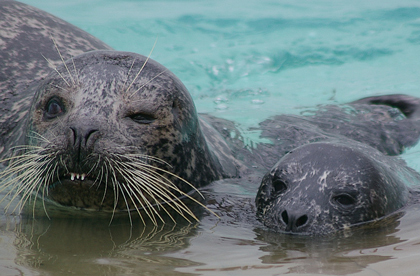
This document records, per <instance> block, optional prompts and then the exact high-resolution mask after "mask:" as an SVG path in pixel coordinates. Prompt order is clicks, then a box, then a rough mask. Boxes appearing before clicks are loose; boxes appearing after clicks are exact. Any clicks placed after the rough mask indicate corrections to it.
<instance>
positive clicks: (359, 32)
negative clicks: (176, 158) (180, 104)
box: [24, 0, 420, 169]
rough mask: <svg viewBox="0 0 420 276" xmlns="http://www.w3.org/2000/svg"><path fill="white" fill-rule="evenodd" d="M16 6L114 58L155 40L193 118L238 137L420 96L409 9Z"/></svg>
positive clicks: (266, 0)
mask: <svg viewBox="0 0 420 276" xmlns="http://www.w3.org/2000/svg"><path fill="white" fill-rule="evenodd" d="M24 2H26V3H29V4H31V5H34V6H37V7H39V8H41V9H43V10H46V11H48V12H50V13H53V14H54V15H57V16H59V17H60V18H63V19H65V20H67V21H69V22H71V23H73V24H75V25H77V26H78V27H80V28H82V29H84V30H86V31H87V32H89V33H91V34H93V35H95V36H97V37H98V38H100V39H101V40H103V41H104V42H106V43H108V44H109V45H110V46H112V47H114V48H115V49H117V50H122V51H132V52H136V53H141V54H144V55H148V54H149V53H150V51H151V50H152V47H153V45H154V43H155V41H156V40H157V43H156V47H155V48H154V50H153V53H152V58H154V59H155V60H157V61H159V62H160V63H162V64H163V65H165V66H166V67H168V68H169V69H170V70H171V71H173V72H174V73H175V74H176V75H177V76H178V77H179V78H180V79H181V80H182V81H183V82H184V84H185V85H186V86H187V88H188V89H189V91H190V93H191V94H192V95H193V97H194V100H195V103H196V105H197V109H198V111H199V112H205V113H212V114H214V115H217V116H219V117H224V118H227V119H231V120H234V121H236V122H238V123H240V124H241V126H242V129H243V131H244V132H245V133H247V128H248V127H249V126H253V125H256V124H257V123H258V122H260V121H261V120H263V119H264V118H266V117H268V116H270V115H273V114H279V113H298V112H300V108H302V107H307V106H314V105H317V104H327V103H345V102H348V101H352V100H355V99H358V98H361V97H365V96H370V95H377V94H384V93H405V94H410V95H417V96H420V79H419V77H418V72H419V69H420V3H419V2H418V1H414V0H413V1H410V0H408V1H406V0H403V1H361V0H358V1H351V2H349V1H310V0H307V1H298V2H296V1H292V0H290V1H273V0H263V1H257V0H252V1H240V0H228V1H221V0H216V1H208V0H207V1H206V0H200V1H135V0H131V1H113V0H108V1H107V0H90V1H89V2H86V1H50V0H49V1H46V0H37V1H24ZM248 134H249V136H250V137H254V138H255V137H256V135H255V134H254V133H248ZM416 151H417V149H416ZM409 158H410V157H409ZM409 162H412V164H413V166H416V167H417V168H419V169H420V164H417V162H415V161H411V160H409Z"/></svg>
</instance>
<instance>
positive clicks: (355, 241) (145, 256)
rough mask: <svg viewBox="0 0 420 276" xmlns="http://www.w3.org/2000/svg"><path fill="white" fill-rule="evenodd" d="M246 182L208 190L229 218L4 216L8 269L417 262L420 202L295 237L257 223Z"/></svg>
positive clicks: (361, 268) (4, 269) (3, 253)
mask: <svg viewBox="0 0 420 276" xmlns="http://www.w3.org/2000/svg"><path fill="white" fill-rule="evenodd" d="M238 182H240V181H238ZM239 185H240V183H234V182H231V183H229V182H228V181H220V182H218V183H215V184H214V185H212V186H211V187H210V188H209V190H208V191H204V194H206V195H207V196H208V206H209V207H210V208H211V209H212V210H213V211H215V212H217V214H218V215H219V216H220V217H221V218H220V219H219V218H217V217H215V216H214V215H211V214H209V213H208V212H203V213H202V215H201V219H202V221H201V222H200V223H193V224H189V223H187V222H185V223H179V224H177V225H173V224H170V223H167V224H165V225H160V226H157V227H155V226H152V225H148V226H143V225H142V224H141V222H140V221H139V222H134V223H133V226H132V227H131V226H130V223H129V222H128V221H127V219H124V218H116V219H114V220H113V222H112V224H111V225H110V224H109V219H108V218H93V217H85V218H79V219H74V218H71V217H54V218H52V219H51V220H49V219H48V218H42V217H40V218H37V219H33V218H32V217H31V216H28V217H25V216H24V217H21V218H20V217H13V216H10V217H5V216H3V217H2V219H1V221H3V223H2V224H1V227H0V231H1V232H0V238H1V239H0V248H1V249H0V259H2V263H1V267H0V275H22V274H24V275H257V274H258V275H282V274H285V273H287V274H288V275H301V274H312V275H372V274H373V275H377V274H382V273H385V272H387V271H388V270H389V269H390V270H391V271H394V272H395V269H396V266H395V263H394V262H395V261H397V264H398V262H401V260H403V261H405V262H408V263H409V264H411V265H413V264H416V261H417V258H416V257H418V255H419V253H417V252H420V249H419V248H418V247H419V246H420V239H419V238H418V237H417V236H418V235H417V229H418V224H417V225H416V223H417V221H418V219H417V217H418V216H417V213H418V208H419V206H418V205H413V206H411V207H410V208H408V209H407V210H406V213H405V214H404V216H402V215H403V213H399V214H396V215H394V216H391V217H389V218H388V219H386V220H382V221H379V222H377V223H376V224H372V225H369V226H364V227H360V228H357V229H351V230H347V231H343V232H340V233H338V234H336V235H333V236H327V237H307V236H291V235H284V234H279V233H274V232H272V231H268V230H266V229H265V228H264V227H263V226H262V225H261V224H260V223H259V222H257V221H256V220H255V216H254V212H255V208H254V206H253V204H252V202H253V198H254V196H253V195H252V194H250V195H247V196H245V195H246V194H248V192H249V191H248V190H244V189H243V188H244V187H243V185H242V186H239ZM246 185H247V184H246ZM246 185H245V187H246ZM222 187H223V188H222ZM218 191H220V193H218ZM401 229H403V230H401ZM413 252H414V253H415V254H413ZM416 255H417V256H416ZM385 274H386V273H385ZM391 274H392V273H391ZM404 275H410V274H404ZM412 275H415V274H412Z"/></svg>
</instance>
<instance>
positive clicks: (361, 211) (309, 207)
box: [256, 142, 408, 235]
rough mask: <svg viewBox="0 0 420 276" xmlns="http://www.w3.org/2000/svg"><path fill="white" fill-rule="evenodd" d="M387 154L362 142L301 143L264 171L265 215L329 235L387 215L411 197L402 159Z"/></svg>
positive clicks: (279, 226)
mask: <svg viewBox="0 0 420 276" xmlns="http://www.w3.org/2000/svg"><path fill="white" fill-rule="evenodd" d="M377 157H382V161H381V159H378V158H377ZM387 158H390V157H387V156H384V155H382V154H380V153H379V152H377V151H376V150H374V149H373V148H370V147H367V146H366V147H365V146H363V145H360V147H359V145H358V144H356V143H355V144H354V145H351V144H346V145H344V144H338V143H330V142H319V143H312V144H307V145H304V146H301V147H299V148H297V149H295V150H293V151H291V152H290V153H288V154H286V155H285V156H284V157H283V158H281V159H280V161H279V162H278V163H277V164H276V165H275V166H274V167H273V169H272V170H271V171H270V172H269V173H267V174H266V175H265V176H264V178H263V180H262V183H261V186H260V188H259V191H258V194H257V197H256V205H257V209H258V211H257V212H258V216H259V219H260V220H261V221H262V222H263V223H264V224H265V225H266V226H267V227H269V228H271V229H274V230H276V231H279V232H286V233H294V234H310V235H312V234H315V235H323V234H328V233H331V232H334V231H337V230H339V229H344V228H347V227H349V226H352V225H356V224H361V223H364V222H368V221H373V220H376V219H378V218H381V217H383V216H386V215H387V214H390V213H391V212H394V211H396V210H398V209H400V208H401V207H403V206H404V205H405V203H406V201H407V198H408V191H407V188H406V186H405V184H404V181H403V179H402V178H401V179H400V178H399V177H400V176H399V175H398V171H400V168H397V166H399V165H400V163H398V162H397V163H396V164H395V165H396V166H395V167H393V163H392V162H390V161H387ZM394 159H395V158H394Z"/></svg>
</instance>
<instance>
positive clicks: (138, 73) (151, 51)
mask: <svg viewBox="0 0 420 276" xmlns="http://www.w3.org/2000/svg"><path fill="white" fill-rule="evenodd" d="M157 41H158V38H156V40H155V43H154V44H153V47H152V50H150V53H149V55H148V56H147V58H146V60H145V61H144V63H143V65H142V66H141V68H140V70H139V71H138V72H137V75H136V76H135V77H134V79H133V81H132V82H131V83H130V85H129V86H128V87H127V89H126V90H125V93H127V92H128V90H130V88H131V86H133V84H134V82H135V81H136V80H137V78H138V77H139V76H140V74H141V72H142V71H143V68H144V67H145V66H146V64H147V62H148V61H149V59H150V56H151V55H152V53H153V50H154V49H155V46H156V43H157ZM131 96H132V95H131ZM131 96H130V97H131Z"/></svg>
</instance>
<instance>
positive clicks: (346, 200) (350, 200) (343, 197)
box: [332, 194, 356, 207]
mask: <svg viewBox="0 0 420 276" xmlns="http://www.w3.org/2000/svg"><path fill="white" fill-rule="evenodd" d="M332 199H333V201H335V202H336V203H338V204H340V205H341V206H343V207H350V206H352V205H354V204H355V203H356V199H355V198H354V197H352V196H351V195H349V194H339V195H336V196H334V197H333V198H332Z"/></svg>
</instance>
